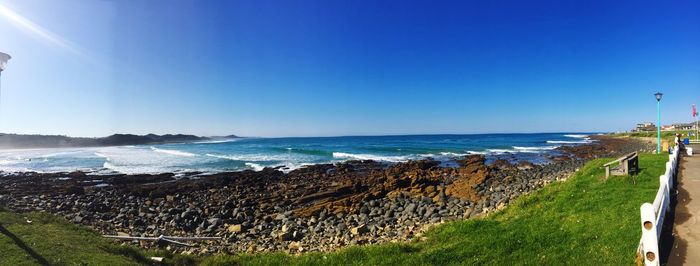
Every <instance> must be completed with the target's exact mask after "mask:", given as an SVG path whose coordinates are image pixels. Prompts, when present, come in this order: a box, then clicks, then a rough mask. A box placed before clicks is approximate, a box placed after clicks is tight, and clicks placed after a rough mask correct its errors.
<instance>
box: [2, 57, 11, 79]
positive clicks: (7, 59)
mask: <svg viewBox="0 0 700 266" xmlns="http://www.w3.org/2000/svg"><path fill="white" fill-rule="evenodd" d="M11 58H12V57H11V56H10V55H9V54H6V53H3V52H0V76H2V71H3V70H5V68H6V67H7V61H9V60H10V59H11Z"/></svg>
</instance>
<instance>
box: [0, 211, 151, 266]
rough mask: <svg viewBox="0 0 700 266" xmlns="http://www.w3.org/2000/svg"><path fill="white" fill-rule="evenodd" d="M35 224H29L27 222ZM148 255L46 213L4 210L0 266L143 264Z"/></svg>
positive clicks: (0, 213) (0, 221)
mask: <svg viewBox="0 0 700 266" xmlns="http://www.w3.org/2000/svg"><path fill="white" fill-rule="evenodd" d="M25 217H26V218H27V219H28V220H31V221H32V223H31V224H28V223H27V222H26V220H27V219H25ZM143 254H144V253H142V252H140V251H138V250H137V249H135V248H132V247H126V246H118V245H116V244H115V243H114V242H112V241H110V240H107V239H103V238H102V237H100V236H99V234H97V233H96V232H94V231H92V230H90V229H87V228H85V227H81V226H77V225H74V224H71V223H70V222H68V221H66V220H65V219H63V218H60V217H56V216H53V215H50V214H46V213H31V214H26V215H20V214H15V213H10V212H7V211H2V210H0V265H39V264H51V265H139V264H144V263H149V260H148V259H147V258H146V257H144V255H143Z"/></svg>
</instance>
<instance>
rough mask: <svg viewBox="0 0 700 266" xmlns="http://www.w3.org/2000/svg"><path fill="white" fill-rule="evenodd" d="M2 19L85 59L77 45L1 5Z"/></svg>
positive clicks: (0, 14) (0, 15)
mask: <svg viewBox="0 0 700 266" xmlns="http://www.w3.org/2000/svg"><path fill="white" fill-rule="evenodd" d="M0 17H2V18H5V19H7V21H9V22H10V23H12V24H14V25H15V26H17V27H18V28H19V29H21V30H23V31H24V32H26V33H27V34H29V35H31V36H33V37H36V38H38V39H41V40H43V41H46V42H47V43H49V44H50V45H52V46H55V47H58V48H60V49H63V50H65V51H68V52H70V53H73V54H75V55H79V56H82V57H85V56H86V55H85V54H84V53H83V52H81V51H80V50H79V49H78V48H77V47H76V45H75V44H73V43H71V42H70V41H68V40H66V39H65V38H62V37H61V36H59V35H57V34H55V33H53V32H51V31H49V30H47V29H46V28H44V27H41V26H39V25H38V24H36V23H34V22H32V21H31V20H29V19H27V18H25V17H23V16H22V15H20V14H17V12H15V11H13V10H12V9H9V8H7V7H6V6H4V5H2V4H0Z"/></svg>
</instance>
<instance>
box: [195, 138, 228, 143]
mask: <svg viewBox="0 0 700 266" xmlns="http://www.w3.org/2000/svg"><path fill="white" fill-rule="evenodd" d="M238 140H239V139H217V140H204V141H198V142H194V143H195V144H214V143H227V142H234V141H238Z"/></svg>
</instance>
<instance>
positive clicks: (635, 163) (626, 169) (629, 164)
mask: <svg viewBox="0 0 700 266" xmlns="http://www.w3.org/2000/svg"><path fill="white" fill-rule="evenodd" d="M618 163H619V164H620V165H619V166H617V167H612V166H613V165H615V164H618ZM603 166H604V167H605V178H608V177H610V175H636V174H637V173H639V155H638V154H637V153H636V152H633V153H630V154H627V155H625V156H622V157H620V158H618V159H617V160H614V161H612V162H609V163H606V164H605V165H603Z"/></svg>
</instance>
